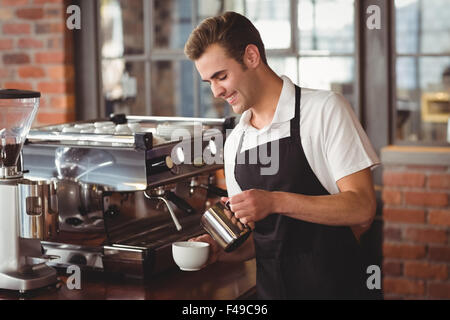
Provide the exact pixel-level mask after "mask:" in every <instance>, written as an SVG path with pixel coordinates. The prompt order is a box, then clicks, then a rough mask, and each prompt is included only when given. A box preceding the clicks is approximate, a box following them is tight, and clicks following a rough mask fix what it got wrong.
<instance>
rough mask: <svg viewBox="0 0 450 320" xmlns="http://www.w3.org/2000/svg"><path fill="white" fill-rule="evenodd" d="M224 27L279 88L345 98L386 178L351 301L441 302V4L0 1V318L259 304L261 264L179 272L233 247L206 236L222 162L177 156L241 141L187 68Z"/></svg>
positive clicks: (449, 254)
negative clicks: (152, 306)
mask: <svg viewBox="0 0 450 320" xmlns="http://www.w3.org/2000/svg"><path fill="white" fill-rule="evenodd" d="M226 11H235V12H238V13H240V14H242V15H244V16H245V17H247V18H248V19H250V20H251V21H252V22H253V24H254V25H255V27H256V28H257V29H258V31H259V32H260V35H261V38H262V40H263V42H264V44H265V49H266V55H267V60H268V64H269V66H270V68H272V70H273V71H274V72H275V73H276V74H278V75H280V76H281V75H285V76H287V77H289V78H290V79H291V80H292V82H293V83H295V84H297V85H299V86H300V87H302V88H312V89H318V90H330V91H334V92H337V93H339V94H340V95H342V96H343V97H344V98H345V99H346V100H347V101H348V102H349V104H350V105H351V108H352V109H353V111H354V113H355V115H356V117H357V119H358V120H359V122H360V123H361V125H362V128H363V129H364V131H365V132H366V134H367V136H368V138H369V140H370V142H371V144H372V146H373V148H374V150H375V152H376V154H377V156H378V157H379V159H380V161H381V164H380V165H378V166H376V167H374V168H373V169H372V177H373V183H374V190H375V194H376V214H375V217H374V219H373V221H372V223H371V225H370V228H369V229H368V230H367V231H365V233H363V234H362V235H361V236H360V238H359V244H360V246H361V248H362V252H363V258H364V266H365V267H364V272H365V276H366V279H365V281H367V283H366V284H367V290H366V293H365V294H364V296H361V298H364V299H371V300H372V299H373V300H429V299H431V300H434V299H439V300H441V299H443V300H446V299H450V6H449V2H448V0H427V1H425V0H392V1H391V0H276V1H275V0H76V1H75V0H74V1H69V0H0V90H5V91H0V96H2V95H3V96H2V98H1V99H0V108H2V111H1V112H0V113H1V115H0V119H1V121H0V130H1V131H0V134H1V135H2V136H1V137H2V148H3V149H2V151H1V152H2V154H1V158H2V162H1V165H2V171H1V174H2V177H1V178H0V189H1V192H0V202H1V203H2V204H0V210H1V211H3V212H0V213H1V214H2V216H4V217H2V218H1V219H0V224H2V225H0V228H1V230H2V235H1V236H0V237H2V238H1V239H0V242H1V243H2V244H0V260H2V261H5V262H4V263H3V262H0V299H1V300H3V299H6V300H13V299H17V298H20V297H22V295H23V294H26V297H27V298H29V299H60V300H64V299H75V300H88V299H99V300H105V299H130V300H134V299H139V300H140V299H146V300H172V299H174V300H235V299H239V300H246V299H256V297H257V289H256V283H257V272H256V270H257V261H256V259H255V258H253V259H250V260H246V261H239V262H221V261H218V262H215V263H213V264H210V265H207V266H206V267H203V268H201V267H192V268H190V267H185V268H184V269H183V267H181V266H180V265H179V264H178V263H177V261H176V259H175V251H176V250H175V246H174V244H175V243H182V242H185V241H187V240H189V239H191V238H192V237H196V236H199V235H201V234H204V233H205V230H206V231H208V233H209V234H211V235H215V236H217V237H220V236H224V238H223V239H225V240H223V241H224V242H225V243H221V245H222V247H224V248H225V246H227V245H229V244H230V242H229V241H234V240H235V239H234V240H233V238H232V239H231V240H229V241H228V240H227V238H226V236H229V235H230V234H231V236H235V235H237V238H239V236H242V228H241V229H240V230H239V229H237V231H236V232H235V230H233V229H232V228H231V229H230V228H228V227H227V228H228V229H223V230H221V231H217V228H218V227H217V226H218V224H217V221H216V220H214V219H219V218H218V217H220V214H223V212H224V209H223V207H220V206H217V205H215V203H217V202H218V201H219V200H220V198H221V197H226V196H227V183H226V179H225V174H224V170H223V169H224V165H223V161H222V162H220V161H218V162H208V161H205V160H204V159H202V158H201V156H200V159H199V158H198V157H196V156H195V152H193V154H186V152H185V153H183V150H184V151H185V150H186V148H185V149H183V148H182V147H183V145H181V146H180V143H181V142H180V141H181V139H180V137H185V135H184V133H187V134H188V135H189V136H190V135H191V134H193V135H194V137H195V135H196V134H197V133H198V132H197V133H196V130H197V129H198V130H199V131H200V134H201V135H202V136H203V139H200V145H199V148H200V153H202V152H203V151H204V152H208V154H210V155H212V156H213V158H214V157H215V156H217V157H221V156H222V157H223V152H224V150H223V141H225V140H226V138H227V132H228V133H229V132H230V131H231V129H233V128H234V127H235V126H236V125H237V124H238V123H239V119H240V114H236V113H234V112H233V109H232V108H231V107H230V105H229V104H228V103H227V101H225V100H224V99H221V98H216V97H214V95H213V94H212V92H211V89H210V85H209V84H208V83H207V82H205V81H202V78H201V76H200V74H199V72H198V71H197V69H196V67H195V64H194V62H192V61H191V60H190V59H189V58H188V57H187V56H186V55H185V53H184V46H185V43H186V41H187V40H188V38H189V35H190V34H191V32H192V31H193V30H194V28H195V27H196V26H197V25H198V24H199V23H200V22H201V21H203V20H204V19H206V18H208V17H211V16H216V15H219V14H222V13H224V12H226ZM7 89H16V90H18V91H14V92H15V93H14V92H13V93H11V91H8V90H7ZM30 92H34V93H35V94H33V93H30ZM36 92H37V93H39V94H38V95H36ZM14 94H19V95H21V96H20V98H18V97H19V96H15V98H14ZM30 101H32V103H33V108H28V109H27V110H30V113H29V114H24V113H20V114H18V113H16V111H15V110H19V109H21V110H22V109H24V110H25V109H26V108H22V107H21V106H22V104H24V105H25V104H27V103H28V105H29V103H30ZM13 114H14V116H13ZM17 116H19V118H20V117H22V118H21V119H18V117H17ZM23 119H25V120H24V121H22V120H23ZM16 124H19V127H21V130H19V131H17V130H16V129H17V128H16V127H15V125H16ZM2 129H4V130H2ZM10 129H11V130H10ZM175 130H178V131H180V130H181V131H182V132H183V134H181V135H179V136H178V138H177V137H176V138H174V136H173V134H172V133H173V132H174V131H175ZM7 132H13V133H14V134H16V135H17V137H16V138H17V140H16V142H15V143H18V144H19V146H22V149H20V148H19V149H18V150H16V151H17V152H16V153H15V155H17V154H18V153H19V152H20V151H21V152H20V155H19V158H18V159H19V160H18V162H19V163H20V165H19V164H17V166H14V168H15V169H14V170H13V171H10V170H9V169H10V168H11V167H10V166H8V163H7V160H6V158H7V155H8V153H7V152H6V150H7V149H6V146H8V143H9V142H8V141H9V140H8V139H9V138H8V136H6V135H5V137H4V136H3V134H4V133H5V134H6V133H7ZM182 141H187V142H186V145H184V147H186V146H187V147H190V146H191V145H194V144H195V142H194V141H193V140H189V139H187V138H186V139H183V140H182ZM194 149H195V146H194ZM203 154H204V153H203ZM4 156H5V159H3V158H4ZM189 160H192V161H189ZM13 162H14V161H13ZM23 177H24V178H26V179H28V180H26V181H27V182H24V180H21V179H22V178H23ZM5 181H6V182H5ZM11 181H12V182H11ZM11 195H13V196H11ZM14 195H16V196H14ZM225 211H226V210H225ZM224 219H225V218H224ZM221 226H222V227H223V224H222V225H221ZM225 227H226V226H225ZM225 227H223V228H225ZM244 227H245V228H247V227H246V226H244ZM211 229H213V231H211ZM245 231H246V232H247V231H249V230H247V229H245ZM239 232H241V233H239ZM222 233H223V234H225V233H226V236H225V235H223V234H222ZM248 233H249V232H248ZM247 236H248V235H247ZM221 239H222V238H221ZM243 241H245V239H243ZM240 244H241V243H237V244H236V243H233V245H235V246H236V247H237V246H238V245H240ZM11 248H13V249H11ZM14 248H15V249H14ZM183 248H184V249H189V248H191V247H189V248H188V247H183ZM227 248H230V247H227ZM233 249H234V247H232V248H231V249H230V251H231V250H233ZM14 250H15V251H14ZM194 255H195V254H194V253H189V254H188V256H189V257H193V256H194ZM206 257H207V256H206ZM186 259H187V258H186ZM10 260H11V261H16V264H15V265H16V267H14V268H16V269H17V270H15V271H14V275H12V273H11V272H12V271H10V269H11V264H9V265H8V262H7V261H10ZM11 263H12V264H14V263H13V262H11ZM203 263H204V262H203ZM179 266H180V267H179ZM189 270H195V271H194V272H193V271H189ZM22 273H23V274H25V275H26V276H24V275H22ZM17 274H20V275H17ZM80 279H81V280H80ZM55 283H56V284H55Z"/></svg>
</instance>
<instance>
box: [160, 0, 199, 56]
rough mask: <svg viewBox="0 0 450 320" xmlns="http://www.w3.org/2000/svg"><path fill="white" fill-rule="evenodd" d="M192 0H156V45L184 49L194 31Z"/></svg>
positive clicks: (164, 47) (162, 47)
mask: <svg viewBox="0 0 450 320" xmlns="http://www.w3.org/2000/svg"><path fill="white" fill-rule="evenodd" d="M191 6H192V1H186V0H155V1H154V8H153V19H154V21H153V26H154V30H153V37H154V46H155V47H156V48H161V49H167V48H170V49H183V48H184V44H185V43H186V41H187V39H188V38H189V35H190V33H191V31H192V21H191V12H192V9H191Z"/></svg>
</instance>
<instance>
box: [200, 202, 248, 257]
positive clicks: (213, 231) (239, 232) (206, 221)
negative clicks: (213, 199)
mask: <svg viewBox="0 0 450 320" xmlns="http://www.w3.org/2000/svg"><path fill="white" fill-rule="evenodd" d="M200 225H201V226H202V227H203V229H205V230H206V232H208V233H209V235H210V236H211V237H212V238H213V239H214V240H215V241H216V242H217V243H218V244H219V245H220V246H221V247H222V248H223V249H224V250H225V252H231V251H233V250H235V249H236V248H238V247H239V246H240V245H241V244H243V243H244V242H245V240H247V238H248V237H249V236H250V233H251V229H250V228H249V227H248V226H246V225H243V224H242V223H241V222H240V221H239V220H238V219H237V218H236V217H235V216H234V214H233V212H231V210H230V207H229V205H228V202H227V203H225V204H224V203H223V202H217V203H216V204H214V205H213V206H212V207H211V208H209V209H208V210H207V211H205V213H204V214H203V216H202V217H201V219H200Z"/></svg>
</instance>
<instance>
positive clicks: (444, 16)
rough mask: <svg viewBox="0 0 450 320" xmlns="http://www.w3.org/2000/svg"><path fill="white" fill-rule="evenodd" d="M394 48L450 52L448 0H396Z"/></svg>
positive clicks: (423, 51)
mask: <svg viewBox="0 0 450 320" xmlns="http://www.w3.org/2000/svg"><path fill="white" fill-rule="evenodd" d="M395 9H396V10H395V14H396V17H395V20H396V45H397V52H398V53H403V54H412V53H443V52H450V6H449V2H448V0H427V1H423V0H396V1H395Z"/></svg>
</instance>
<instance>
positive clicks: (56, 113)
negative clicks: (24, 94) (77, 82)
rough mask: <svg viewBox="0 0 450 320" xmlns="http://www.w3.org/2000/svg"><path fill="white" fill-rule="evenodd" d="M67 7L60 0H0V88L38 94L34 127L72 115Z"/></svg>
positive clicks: (63, 119)
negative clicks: (38, 100) (31, 91)
mask: <svg viewBox="0 0 450 320" xmlns="http://www.w3.org/2000/svg"><path fill="white" fill-rule="evenodd" d="M67 6H68V3H65V1H63V0H0V88H14V89H26V90H35V91H40V92H41V95H42V98H41V105H40V109H39V112H38V115H37V117H36V120H35V122H34V125H42V124H53V123H62V122H67V121H73V120H74V119H75V110H74V109H75V94H74V92H75V89H74V66H73V45H72V41H73V35H72V32H73V31H69V30H68V29H67V28H66V19H67V17H68V15H67V14H66V8H67Z"/></svg>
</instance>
